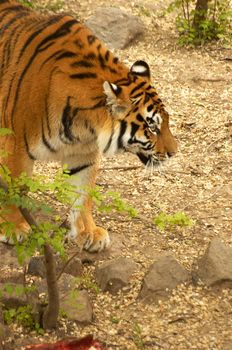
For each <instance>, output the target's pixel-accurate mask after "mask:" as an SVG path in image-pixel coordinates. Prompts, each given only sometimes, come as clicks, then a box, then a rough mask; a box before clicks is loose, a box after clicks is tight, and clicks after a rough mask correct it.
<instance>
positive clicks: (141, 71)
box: [130, 60, 151, 80]
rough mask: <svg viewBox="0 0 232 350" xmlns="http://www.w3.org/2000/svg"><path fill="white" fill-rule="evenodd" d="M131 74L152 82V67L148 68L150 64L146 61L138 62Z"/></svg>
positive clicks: (133, 66) (132, 68)
mask: <svg viewBox="0 0 232 350" xmlns="http://www.w3.org/2000/svg"><path fill="white" fill-rule="evenodd" d="M130 73H131V74H132V75H138V76H140V77H143V78H145V79H147V80H150V78H151V74H150V67H149V66H148V64H147V63H146V62H145V61H141V60H140V61H136V62H135V63H134V64H133V65H132V67H131V69H130Z"/></svg>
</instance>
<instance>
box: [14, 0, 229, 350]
mask: <svg viewBox="0 0 232 350" xmlns="http://www.w3.org/2000/svg"><path fill="white" fill-rule="evenodd" d="M48 3H49V4H50V5H51V1H50V2H48V1H47V2H46V1H40V2H39V4H40V6H44V5H45V6H48ZM164 3H165V2H162V1H156V2H155V1H151V0H146V1H133V2H132V1H123V0H118V1H116V0H112V1H111V2H110V4H111V5H117V6H120V7H122V8H127V9H128V11H130V12H132V13H134V14H137V15H139V16H141V19H142V20H143V21H144V23H145V24H146V26H147V32H146V35H145V37H144V38H143V40H142V41H140V42H137V43H136V45H134V46H132V47H130V48H128V49H126V50H124V51H117V55H118V56H119V57H120V58H121V59H122V60H124V61H125V62H128V64H131V63H132V62H134V61H135V60H137V59H145V60H146V61H147V62H148V63H149V64H150V67H151V71H152V78H153V82H154V85H155V86H156V87H157V90H158V92H159V94H160V95H161V97H162V99H163V101H164V102H165V104H166V106H167V109H168V111H169V112H170V115H171V118H172V124H173V125H172V130H173V133H174V134H175V136H176V137H177V139H178V141H179V153H178V155H177V156H176V157H175V158H174V159H171V160H170V162H169V163H167V164H166V165H165V166H164V167H162V168H160V169H158V170H155V171H154V172H153V173H152V174H148V173H147V172H146V171H145V170H144V169H143V167H142V166H140V163H139V162H138V161H137V159H136V158H135V157H133V156H132V155H121V156H119V157H117V158H114V159H107V160H103V162H102V171H101V174H99V178H98V183H99V184H100V185H101V186H102V188H103V189H104V190H117V191H118V192H120V193H121V194H122V195H123V198H125V199H126V200H128V202H129V203H132V204H133V206H134V207H136V208H137V209H138V210H139V212H140V218H141V219H134V220H132V219H129V218H128V217H126V216H120V215H119V214H116V213H110V214H107V215H106V214H101V213H96V220H97V221H98V222H99V223H104V226H105V227H106V228H108V230H109V232H110V234H111V236H112V239H113V244H115V248H112V252H111V253H110V254H108V255H107V254H106V255H100V256H99V257H97V258H96V264H97V263H98V262H99V261H101V260H106V259H107V258H112V257H114V256H117V255H121V256H125V257H131V258H133V260H135V261H136V262H138V263H139V265H140V270H139V272H138V273H136V274H134V276H133V279H132V281H131V285H130V287H129V288H126V289H125V290H123V291H122V292H120V293H119V294H118V295H116V296H111V295H110V294H108V293H100V294H98V295H95V294H94V293H92V294H93V295H92V300H93V306H94V321H93V323H92V324H91V325H89V326H86V327H81V326H78V325H76V324H74V323H71V322H69V323H67V321H66V320H65V319H64V320H62V321H61V324H60V327H59V330H58V331H57V332H56V333H49V334H47V335H46V334H45V336H44V337H41V338H40V339H41V341H42V340H44V339H45V338H46V339H48V338H49V339H51V338H56V337H58V338H59V337H64V336H67V335H68V336H70V335H71V336H78V337H79V336H81V335H84V334H88V333H93V334H95V335H96V336H97V337H98V338H99V339H101V340H102V341H106V342H107V344H108V348H109V349H118V350H125V349H128V350H134V349H145V350H146V349H154V350H156V349H166V350H194V349H196V350H231V349H232V317H231V315H232V292H231V290H229V289H225V290H219V291H214V290H212V289H210V288H206V287H204V286H202V285H197V286H193V285H190V286H184V285H181V286H179V287H178V288H177V289H175V290H174V291H173V293H172V295H171V297H170V298H168V300H166V301H162V302H160V303H159V304H157V305H144V304H142V303H141V302H139V301H138V299H137V295H138V292H139V290H140V287H141V281H142V278H143V276H144V274H145V272H146V271H147V269H148V267H149V266H150V264H151V263H152V262H153V261H154V258H156V257H157V256H158V255H159V254H160V253H163V252H171V254H173V256H174V257H175V258H176V259H177V260H178V261H179V262H180V263H182V264H183V265H184V266H185V267H186V268H187V269H189V270H190V269H191V266H192V264H193V263H194V262H195V260H196V259H197V258H198V257H199V256H201V255H202V254H203V253H204V251H205V249H206V247H207V244H208V243H209V241H210V240H211V239H212V238H213V237H216V236H218V237H220V239H221V240H222V241H224V242H225V243H227V244H229V245H232V238H231V237H232V236H231V222H232V200H231V198H232V177H231V173H232V162H231V159H232V142H231V141H232V121H231V112H232V106H231V101H232V84H231V83H232V63H231V61H225V60H224V57H232V50H231V49H224V48H222V47H220V46H219V45H217V46H213V47H212V46H210V47H209V46H207V47H206V48H204V49H197V50H192V49H189V50H187V49H186V48H180V47H178V46H177V45H176V33H175V30H174V21H173V16H172V15H169V16H168V17H163V16H162V14H161V12H162V11H161V10H162V9H163V8H164ZM100 5H103V6H104V5H109V2H108V1H106V0H104V1H103V0H101V1H97V2H95V1H93V0H80V1H75V0H71V1H65V5H64V6H63V8H65V10H71V11H72V12H73V13H75V14H77V15H78V17H80V18H82V19H86V18H88V17H89V16H90V15H91V13H92V12H93V11H94V8H95V7H97V6H100ZM144 9H146V11H145V10H144ZM152 9H154V11H152ZM56 167H57V165H56V164H51V165H47V166H46V167H44V165H43V166H41V164H37V168H36V169H37V171H43V172H44V171H47V172H51V173H52V172H54V170H55V169H56ZM114 168H116V169H114ZM160 211H165V212H167V213H175V212H179V211H184V212H185V213H186V214H187V215H188V216H189V217H191V218H192V219H193V220H194V222H195V224H194V225H193V227H192V228H179V229H178V228H177V229H173V230H171V231H170V230H165V231H164V232H159V231H158V230H157V229H156V228H155V227H154V226H153V225H151V224H150V221H149V219H151V218H153V217H154V216H156V215H158V214H159V213H160ZM93 270H94V265H93V266H89V267H86V272H87V273H89V274H91V273H92V271H93ZM12 332H14V334H15V340H14V341H15V342H16V344H18V345H17V349H19V348H20V344H22V342H21V340H20V338H21V339H22V338H23V343H24V342H27V343H28V342H30V341H31V338H34V340H33V341H35V337H36V335H34V334H25V332H22V330H21V329H18V328H17V327H16V326H12ZM12 334H13V333H12ZM37 340H38V339H37ZM15 349H16V347H15Z"/></svg>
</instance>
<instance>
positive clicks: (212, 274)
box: [193, 238, 232, 288]
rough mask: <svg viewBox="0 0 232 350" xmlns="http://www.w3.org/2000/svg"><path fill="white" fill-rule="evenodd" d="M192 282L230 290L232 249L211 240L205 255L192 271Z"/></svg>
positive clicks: (231, 282)
mask: <svg viewBox="0 0 232 350" xmlns="http://www.w3.org/2000/svg"><path fill="white" fill-rule="evenodd" d="M193 279H194V281H196V282H197V281H199V280H201V281H202V282H203V283H204V284H205V285H207V286H213V287H219V286H220V287H227V288H232V247H229V246H227V245H225V244H224V243H223V242H221V241H220V240H219V239H218V238H214V239H212V241H211V243H210V244H209V246H208V248H207V250H206V252H205V254H204V255H203V257H202V258H201V259H199V260H198V261H197V262H196V266H195V267H194V269H193Z"/></svg>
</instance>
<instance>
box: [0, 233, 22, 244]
mask: <svg viewBox="0 0 232 350" xmlns="http://www.w3.org/2000/svg"><path fill="white" fill-rule="evenodd" d="M24 238H25V235H24V234H22V233H18V234H16V235H14V237H13V236H9V235H6V234H0V242H1V243H6V244H10V245H15V244H16V242H19V243H21V242H23V240H24Z"/></svg>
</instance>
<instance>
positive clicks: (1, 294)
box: [0, 283, 38, 309]
mask: <svg viewBox="0 0 232 350" xmlns="http://www.w3.org/2000/svg"><path fill="white" fill-rule="evenodd" d="M37 299H38V293H37V291H36V290H35V291H33V292H31V293H28V294H27V295H26V294H25V292H24V287H23V285H22V284H19V283H9V284H5V283H0V303H2V304H3V305H4V306H5V307H6V308H8V309H10V308H12V309H14V308H15V309H17V308H18V307H20V306H26V305H28V304H29V305H31V306H32V307H33V306H34V304H35V303H36V302H37Z"/></svg>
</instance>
